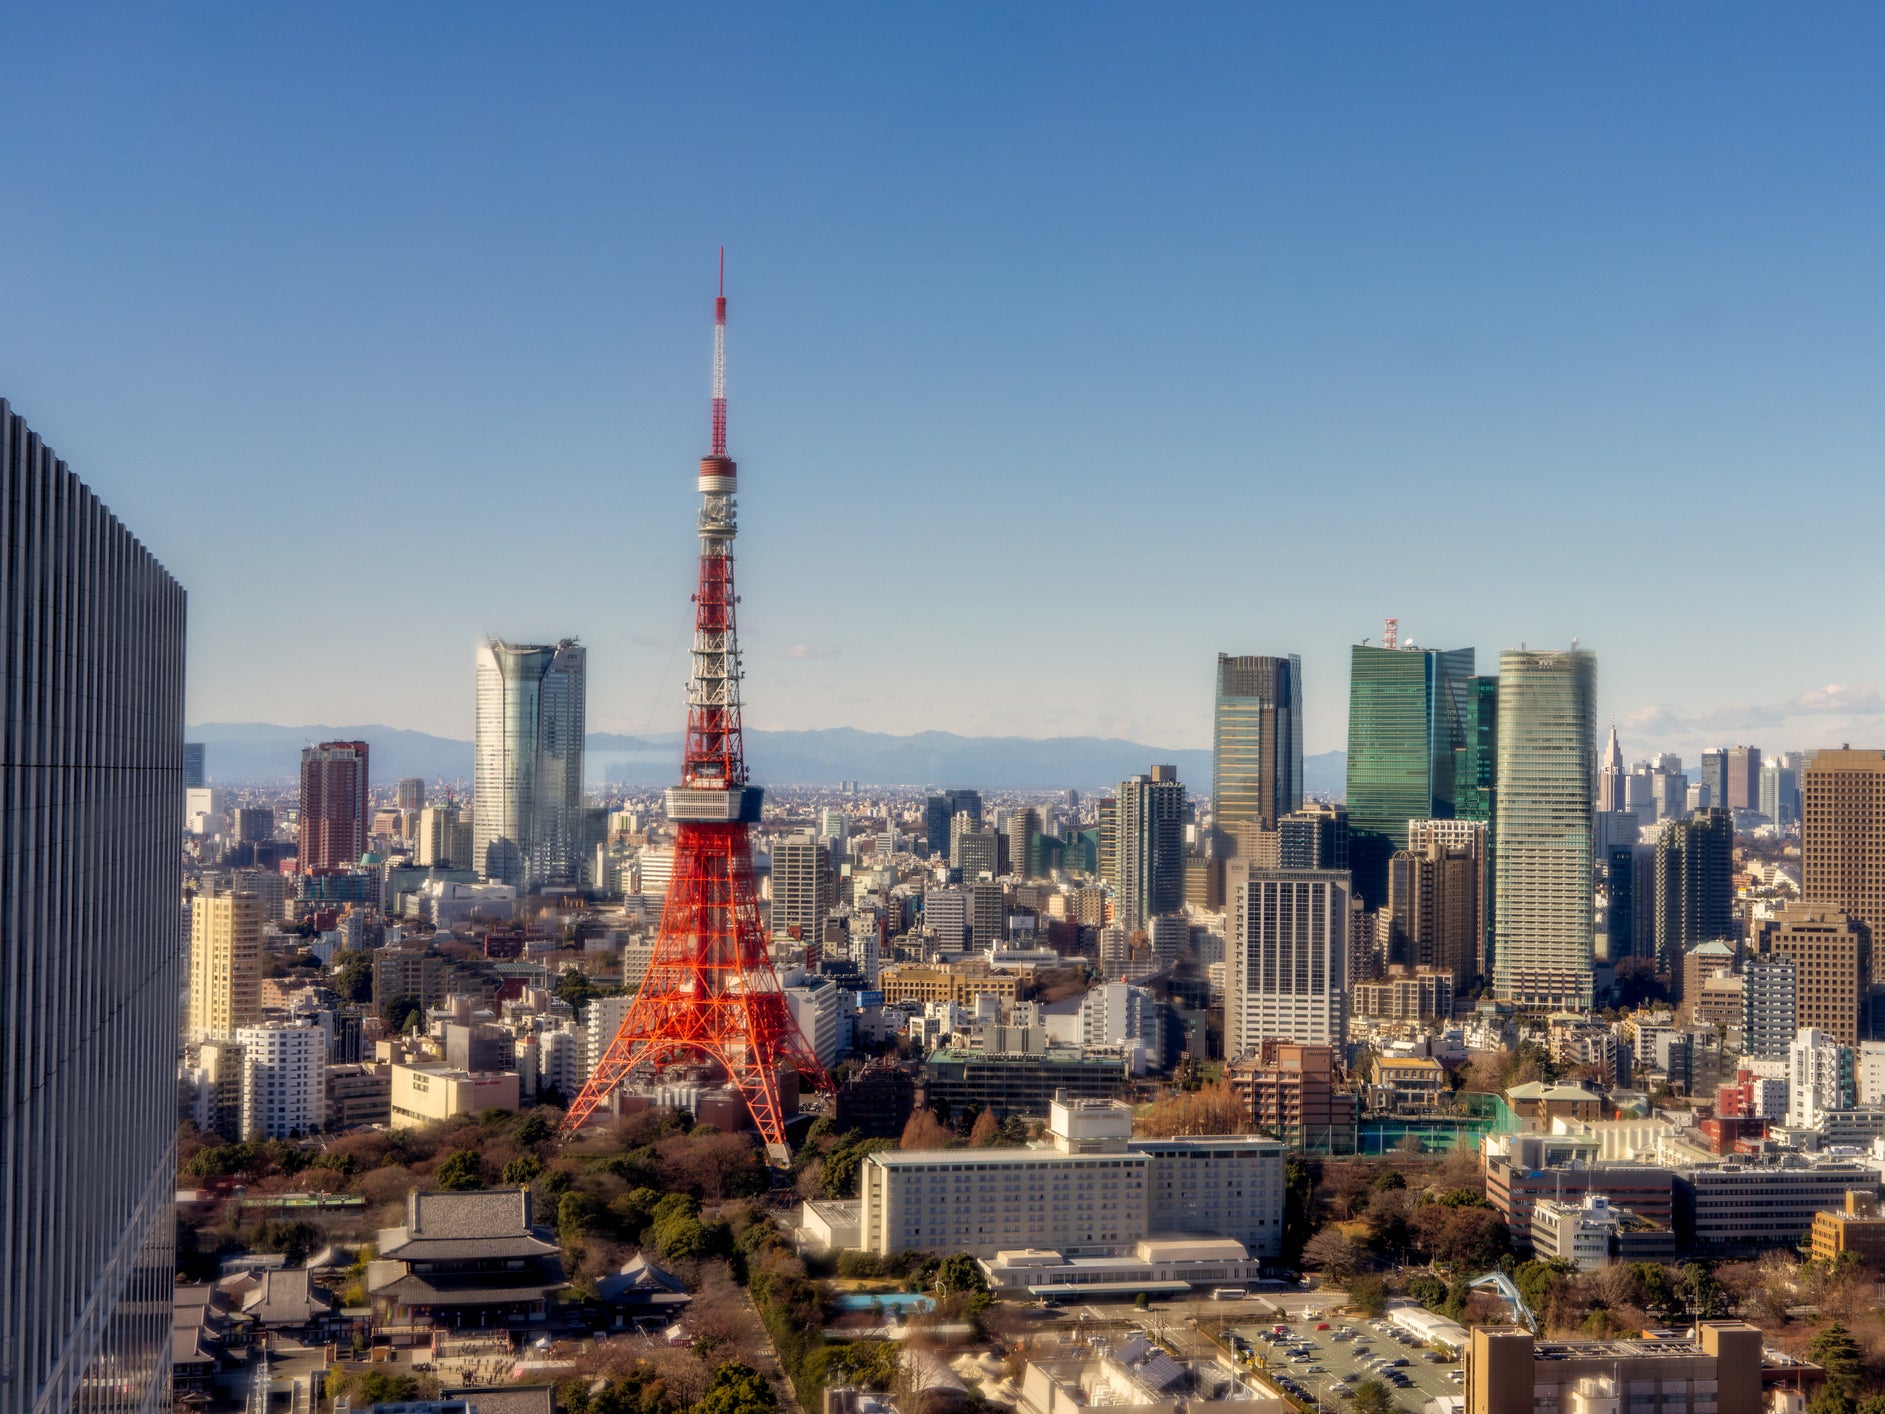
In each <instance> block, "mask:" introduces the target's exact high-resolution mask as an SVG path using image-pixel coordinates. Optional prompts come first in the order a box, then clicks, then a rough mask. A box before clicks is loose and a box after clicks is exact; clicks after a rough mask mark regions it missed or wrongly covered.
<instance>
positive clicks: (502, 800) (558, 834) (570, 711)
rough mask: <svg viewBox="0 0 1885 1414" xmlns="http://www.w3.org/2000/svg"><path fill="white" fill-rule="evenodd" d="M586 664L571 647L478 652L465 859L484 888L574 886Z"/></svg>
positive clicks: (582, 837)
mask: <svg viewBox="0 0 1885 1414" xmlns="http://www.w3.org/2000/svg"><path fill="white" fill-rule="evenodd" d="M586 676H587V671H586V657H585V654H584V651H583V647H582V645H581V644H580V643H578V642H576V640H575V639H573V638H566V639H563V640H562V641H561V642H558V643H549V644H537V643H504V642H500V641H499V640H497V639H492V640H491V641H490V642H489V643H486V644H482V645H480V646H479V648H478V716H477V723H476V738H477V739H476V742H475V747H474V751H475V754H474V756H473V759H472V772H473V775H472V787H471V836H472V838H471V851H472V856H473V859H474V862H475V867H476V869H477V870H478V872H479V873H480V874H482V875H483V876H484V877H485V878H486V879H488V880H490V881H491V882H492V883H498V884H515V885H516V886H517V887H518V888H519V889H531V888H538V887H541V886H544V885H549V886H552V887H559V886H564V887H569V886H575V885H578V884H581V883H582V881H583V873H584V867H585V863H586V861H585V858H584V856H585V853H586V847H587V844H588V840H587V837H586V831H585V829H584V823H583V822H584V816H583V731H584V716H583V713H584V694H585V679H586Z"/></svg>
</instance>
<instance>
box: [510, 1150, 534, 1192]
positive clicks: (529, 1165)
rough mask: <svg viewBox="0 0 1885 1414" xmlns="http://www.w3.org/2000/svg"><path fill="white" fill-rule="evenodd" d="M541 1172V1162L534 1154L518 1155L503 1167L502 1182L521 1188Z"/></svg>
mask: <svg viewBox="0 0 1885 1414" xmlns="http://www.w3.org/2000/svg"><path fill="white" fill-rule="evenodd" d="M542 1172H543V1160H542V1159H539V1158H538V1157H537V1156H536V1155H535V1154H530V1153H524V1154H519V1155H518V1156H517V1157H516V1158H514V1159H512V1160H511V1161H510V1162H509V1163H508V1164H505V1165H504V1182H506V1183H508V1184H511V1185H513V1186H515V1187H518V1188H522V1187H523V1186H524V1185H525V1184H527V1183H529V1182H530V1180H531V1179H533V1178H535V1177H537V1175H539V1174H540V1173H542Z"/></svg>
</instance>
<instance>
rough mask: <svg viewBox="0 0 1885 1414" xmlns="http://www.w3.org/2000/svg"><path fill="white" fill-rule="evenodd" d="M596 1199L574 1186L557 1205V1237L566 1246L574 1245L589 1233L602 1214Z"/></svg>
mask: <svg viewBox="0 0 1885 1414" xmlns="http://www.w3.org/2000/svg"><path fill="white" fill-rule="evenodd" d="M601 1211H602V1210H601V1208H599V1207H598V1206H597V1204H596V1200H595V1199H594V1198H591V1197H590V1196H589V1195H588V1194H587V1193H584V1192H581V1191H580V1190H578V1189H574V1188H572V1189H571V1190H570V1191H569V1192H567V1193H565V1194H564V1195H563V1197H562V1200H561V1201H560V1202H558V1203H557V1205H556V1238H557V1241H559V1242H561V1243H562V1244H563V1245H564V1246H565V1247H574V1246H575V1245H576V1244H577V1243H579V1242H581V1241H582V1240H583V1238H585V1237H587V1236H588V1235H589V1229H590V1228H591V1227H593V1226H594V1225H595V1221H596V1219H597V1217H599V1216H600V1215H601Z"/></svg>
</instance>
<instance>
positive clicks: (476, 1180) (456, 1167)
mask: <svg viewBox="0 0 1885 1414" xmlns="http://www.w3.org/2000/svg"><path fill="white" fill-rule="evenodd" d="M432 1182H433V1183H435V1184H437V1185H438V1186H439V1187H440V1188H444V1189H447V1190H450V1191H452V1192H457V1193H462V1192H464V1191H466V1190H467V1189H472V1188H482V1187H484V1177H483V1175H482V1174H481V1173H480V1172H479V1169H478V1156H477V1155H476V1154H474V1153H472V1152H471V1150H469V1149H454V1150H453V1151H452V1152H451V1153H449V1154H447V1155H446V1156H445V1157H444V1158H442V1159H440V1160H439V1166H438V1167H437V1168H435V1169H433V1170H432Z"/></svg>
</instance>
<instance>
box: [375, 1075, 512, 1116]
mask: <svg viewBox="0 0 1885 1414" xmlns="http://www.w3.org/2000/svg"><path fill="white" fill-rule="evenodd" d="M517 1102H518V1084H517V1073H516V1072H515V1071H510V1070H505V1071H479V1072H476V1073H473V1072H470V1071H463V1070H453V1069H452V1068H451V1067H449V1066H447V1065H443V1064H440V1063H436V1062H432V1063H424V1062H421V1063H413V1064H399V1065H395V1066H393V1068H392V1093H391V1096H390V1108H391V1110H392V1118H391V1120H390V1121H389V1123H390V1125H391V1127H392V1128H394V1129H410V1128H413V1127H415V1126H417V1125H421V1124H431V1123H432V1122H433V1121H434V1120H440V1119H450V1118H451V1117H452V1116H453V1115H475V1114H477V1113H479V1112H480V1111H481V1110H514V1109H516V1108H517Z"/></svg>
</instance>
